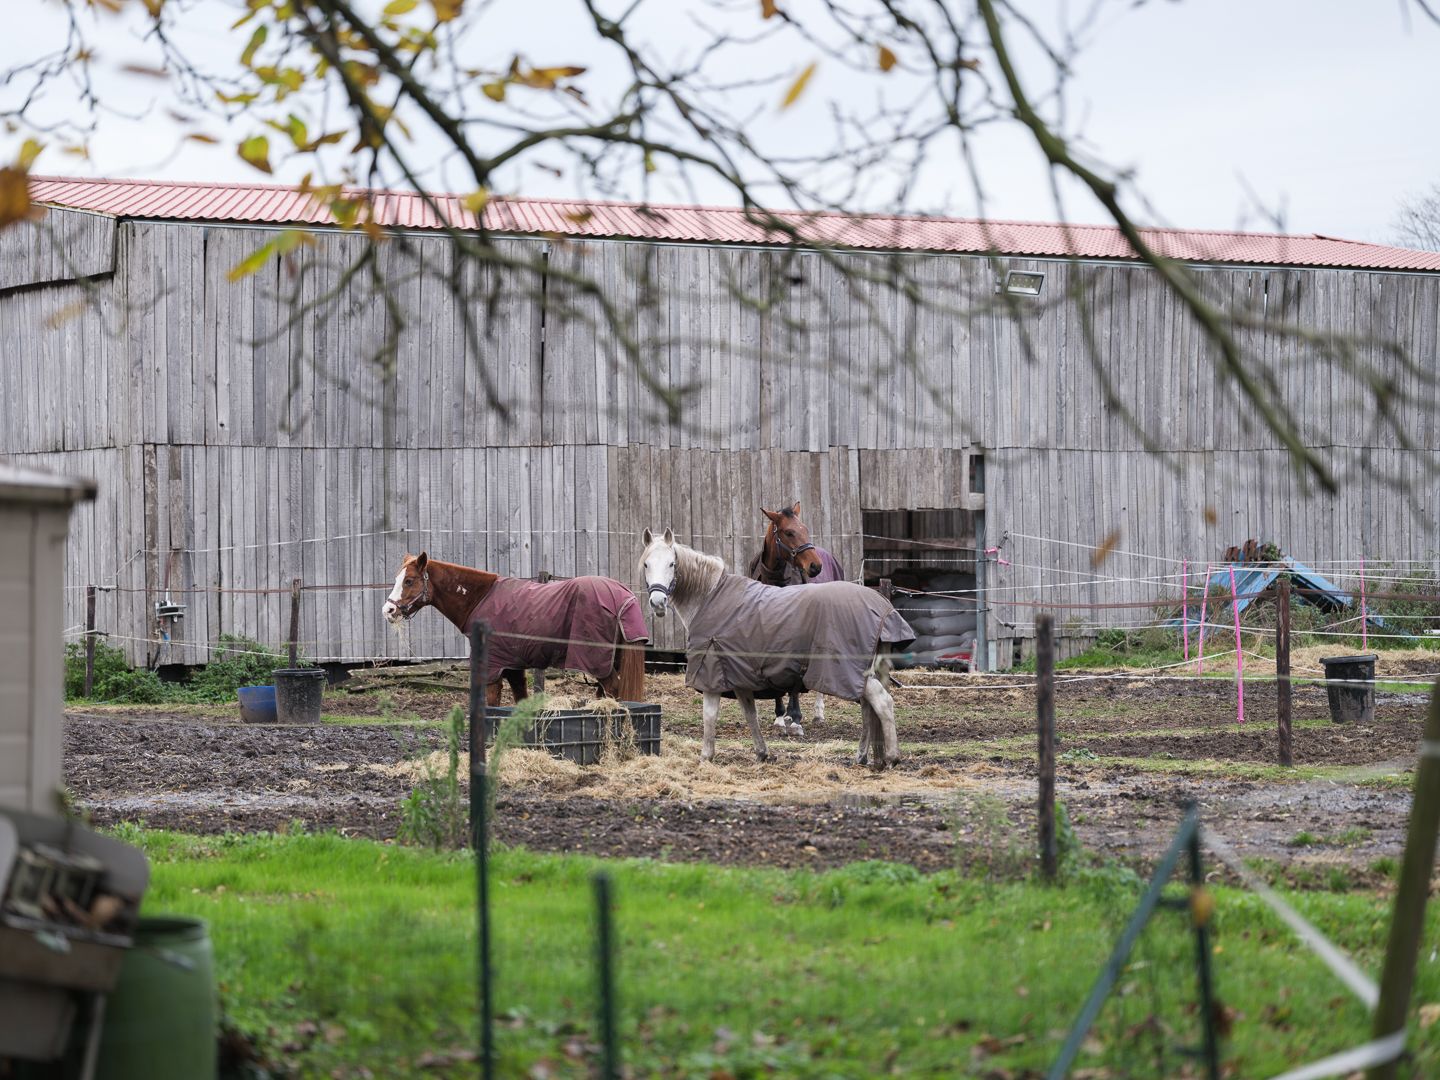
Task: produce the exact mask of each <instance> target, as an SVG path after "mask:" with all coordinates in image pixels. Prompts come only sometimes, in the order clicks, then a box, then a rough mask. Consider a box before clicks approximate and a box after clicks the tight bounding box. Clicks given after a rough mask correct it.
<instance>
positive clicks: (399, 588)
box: [380, 568, 405, 624]
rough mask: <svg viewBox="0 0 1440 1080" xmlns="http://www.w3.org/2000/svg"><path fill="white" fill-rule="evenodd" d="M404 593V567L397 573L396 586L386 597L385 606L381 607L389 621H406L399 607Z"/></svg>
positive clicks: (396, 622)
mask: <svg viewBox="0 0 1440 1080" xmlns="http://www.w3.org/2000/svg"><path fill="white" fill-rule="evenodd" d="M404 595H405V571H404V569H403V568H402V569H401V571H400V572H399V573H398V574H396V575H395V588H393V589H391V590H390V595H389V596H387V597H386V598H385V606H384V607H383V608H381V609H380V613H381V614H382V615H384V616H385V619H386V621H387V622H389V623H392V624H398V623H401V622H404V621H405V616H403V615H401V614H400V608H399V607H398V605H399V603H400V598H401V597H402V596H404Z"/></svg>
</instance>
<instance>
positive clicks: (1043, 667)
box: [1035, 612, 1058, 881]
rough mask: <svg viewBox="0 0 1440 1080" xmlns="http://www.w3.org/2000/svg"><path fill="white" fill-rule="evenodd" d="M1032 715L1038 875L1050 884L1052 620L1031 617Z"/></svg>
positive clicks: (1052, 872)
mask: <svg viewBox="0 0 1440 1080" xmlns="http://www.w3.org/2000/svg"><path fill="white" fill-rule="evenodd" d="M1035 715H1036V721H1037V726H1038V728H1039V734H1040V807H1039V810H1040V813H1039V817H1040V871H1041V873H1042V874H1043V875H1044V876H1045V880H1046V881H1054V880H1055V875H1056V872H1057V870H1058V866H1057V858H1056V851H1055V616H1053V615H1051V614H1049V613H1048V612H1046V613H1042V614H1040V615H1037V616H1036V617H1035Z"/></svg>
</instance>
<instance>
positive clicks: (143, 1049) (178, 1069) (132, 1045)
mask: <svg viewBox="0 0 1440 1080" xmlns="http://www.w3.org/2000/svg"><path fill="white" fill-rule="evenodd" d="M215 1027H216V1008H215V962H214V954H213V953H212V951H211V949H210V933H209V931H208V930H207V929H206V926H205V923H204V922H203V921H201V920H200V919H190V918H185V917H183V916H179V915H156V916H150V917H145V918H141V920H140V925H139V926H138V927H137V928H136V930H135V945H134V947H133V948H132V949H130V951H129V952H128V953H126V955H125V962H124V964H123V965H122V966H121V968H120V981H119V983H118V984H117V985H116V987H115V990H114V991H113V992H112V993H111V994H110V996H109V999H108V1000H107V1001H106V1005H105V1030H104V1033H103V1034H102V1036H101V1039H100V1062H99V1068H98V1069H97V1070H96V1073H95V1076H96V1078H97V1080H214V1078H215V1073H216V1054H215V1045H216V1043H215V1034H216V1032H215Z"/></svg>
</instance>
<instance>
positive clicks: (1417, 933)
mask: <svg viewBox="0 0 1440 1080" xmlns="http://www.w3.org/2000/svg"><path fill="white" fill-rule="evenodd" d="M1414 791H1415V796H1414V801H1413V802H1412V803H1411V805H1410V829H1409V832H1408V834H1407V835H1406V837H1405V854H1404V855H1403V856H1402V858H1401V863H1400V885H1399V887H1398V888H1397V889H1396V890H1395V911H1394V914H1393V915H1392V916H1391V918H1390V940H1389V942H1388V943H1387V944H1386V947H1385V967H1384V969H1383V970H1382V971H1381V973H1380V1001H1379V1003H1378V1004H1377V1005H1376V1006H1375V1026H1374V1028H1373V1029H1372V1030H1373V1032H1374V1035H1375V1038H1377V1039H1383V1038H1386V1037H1387V1036H1389V1035H1393V1034H1395V1033H1396V1032H1402V1033H1403V1032H1404V1031H1405V1014H1406V1013H1408V1012H1409V1011H1410V990H1411V988H1412V987H1413V986H1414V983H1415V964H1416V961H1417V960H1419V958H1420V944H1421V938H1422V936H1423V934H1424V930H1425V901H1426V899H1427V898H1428V897H1429V895H1430V875H1431V873H1433V872H1434V869H1435V838H1436V834H1437V833H1440V680H1436V682H1435V687H1434V689H1433V690H1431V691H1430V715H1429V716H1428V717H1427V718H1426V720H1425V734H1424V736H1423V738H1422V739H1421V742H1420V763H1419V764H1418V765H1417V766H1416V767H1415V788H1414ZM1399 1067H1400V1061H1399V1058H1398V1057H1397V1058H1395V1059H1394V1060H1392V1061H1388V1062H1386V1063H1385V1064H1383V1065H1377V1066H1375V1067H1374V1068H1372V1069H1371V1070H1370V1073H1369V1076H1370V1080H1393V1078H1394V1077H1395V1076H1397V1075H1399V1072H1398V1070H1399Z"/></svg>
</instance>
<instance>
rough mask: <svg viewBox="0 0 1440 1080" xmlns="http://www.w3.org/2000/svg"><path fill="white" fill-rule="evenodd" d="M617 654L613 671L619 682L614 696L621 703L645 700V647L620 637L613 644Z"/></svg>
mask: <svg viewBox="0 0 1440 1080" xmlns="http://www.w3.org/2000/svg"><path fill="white" fill-rule="evenodd" d="M615 652H616V653H617V654H618V656H617V657H616V662H615V670H616V671H617V672H618V673H619V675H620V681H619V683H618V684H617V685H616V687H615V696H616V697H617V698H619V699H620V700H621V701H644V700H645V647H644V645H643V643H641V642H638V641H636V642H627V641H625V640H624V637H623V635H622V637H621V639H620V640H619V641H617V642H616V643H615Z"/></svg>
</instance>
